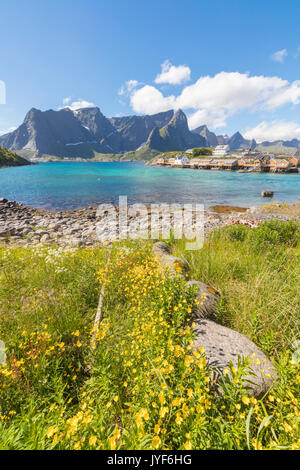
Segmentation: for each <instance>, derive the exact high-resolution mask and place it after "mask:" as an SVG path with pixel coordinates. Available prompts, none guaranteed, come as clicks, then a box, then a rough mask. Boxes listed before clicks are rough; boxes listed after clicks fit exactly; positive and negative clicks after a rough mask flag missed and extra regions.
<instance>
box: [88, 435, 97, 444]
mask: <svg viewBox="0 0 300 470" xmlns="http://www.w3.org/2000/svg"><path fill="white" fill-rule="evenodd" d="M96 442H97V437H96V436H91V437H90V439H89V444H90V446H95V445H96Z"/></svg>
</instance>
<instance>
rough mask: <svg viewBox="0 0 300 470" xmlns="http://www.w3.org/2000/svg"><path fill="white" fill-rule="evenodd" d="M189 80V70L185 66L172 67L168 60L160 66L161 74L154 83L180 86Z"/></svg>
mask: <svg viewBox="0 0 300 470" xmlns="http://www.w3.org/2000/svg"><path fill="white" fill-rule="evenodd" d="M190 79H191V69H190V68H189V67H187V66H186V65H178V66H177V67H176V66H175V65H172V64H171V62H170V61H169V60H166V61H165V62H164V63H163V64H161V73H160V74H158V75H157V76H156V78H155V80H154V82H155V83H169V84H170V85H180V84H181V83H184V82H188V81H189V80H190Z"/></svg>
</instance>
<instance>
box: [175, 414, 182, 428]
mask: <svg viewBox="0 0 300 470" xmlns="http://www.w3.org/2000/svg"><path fill="white" fill-rule="evenodd" d="M182 421H183V418H182V416H181V415H180V414H177V415H176V419H175V423H176V424H177V426H180V425H181V423H182Z"/></svg>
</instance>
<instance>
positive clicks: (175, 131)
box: [147, 109, 206, 152]
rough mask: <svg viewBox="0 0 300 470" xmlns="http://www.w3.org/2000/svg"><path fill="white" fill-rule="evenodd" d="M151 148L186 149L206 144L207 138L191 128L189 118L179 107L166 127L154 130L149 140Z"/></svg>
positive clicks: (161, 149) (165, 149)
mask: <svg viewBox="0 0 300 470" xmlns="http://www.w3.org/2000/svg"><path fill="white" fill-rule="evenodd" d="M147 144H148V145H149V147H150V148H152V149H155V150H160V151H162V152H165V151H171V150H186V149H188V148H194V147H201V146H205V145H206V143H205V139H204V138H203V137H202V136H200V135H197V134H195V133H193V132H191V131H190V130H189V127H188V123H187V118H186V115H185V114H184V112H183V111H181V109H179V110H178V111H177V112H176V113H175V114H174V116H173V118H172V119H171V121H170V122H169V123H168V124H167V125H166V126H164V127H162V128H161V129H160V131H159V132H158V129H156V130H155V131H153V133H152V135H150V136H149V140H148V142H147Z"/></svg>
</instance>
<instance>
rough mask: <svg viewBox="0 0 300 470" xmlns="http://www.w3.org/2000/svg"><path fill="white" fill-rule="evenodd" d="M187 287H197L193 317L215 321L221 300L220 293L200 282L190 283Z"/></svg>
mask: <svg viewBox="0 0 300 470" xmlns="http://www.w3.org/2000/svg"><path fill="white" fill-rule="evenodd" d="M186 285H187V287H193V286H196V287H197V294H196V301H197V305H195V307H194V309H193V312H192V315H193V317H196V318H203V319H204V318H207V319H213V318H214V317H215V316H216V313H217V308H218V304H219V300H220V294H219V292H218V291H217V290H216V289H214V288H213V287H211V286H208V285H207V284H204V283H203V282H199V281H188V282H187V283H186Z"/></svg>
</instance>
